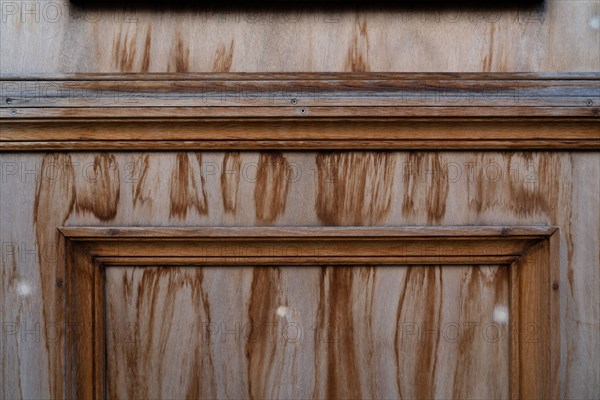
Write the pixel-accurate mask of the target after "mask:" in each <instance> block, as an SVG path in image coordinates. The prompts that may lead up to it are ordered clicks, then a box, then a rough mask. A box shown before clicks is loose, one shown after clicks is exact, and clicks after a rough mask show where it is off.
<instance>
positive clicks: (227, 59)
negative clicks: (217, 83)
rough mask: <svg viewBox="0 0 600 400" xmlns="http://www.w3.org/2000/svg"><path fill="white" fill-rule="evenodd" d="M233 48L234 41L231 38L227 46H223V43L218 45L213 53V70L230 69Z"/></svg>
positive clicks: (223, 70)
mask: <svg viewBox="0 0 600 400" xmlns="http://www.w3.org/2000/svg"><path fill="white" fill-rule="evenodd" d="M234 49H235V45H234V41H233V40H231V42H230V43H229V47H228V48H225V45H220V46H219V48H218V49H217V52H216V53H215V60H214V62H213V72H229V71H231V64H232V63H233V51H234Z"/></svg>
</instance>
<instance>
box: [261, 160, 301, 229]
mask: <svg viewBox="0 0 600 400" xmlns="http://www.w3.org/2000/svg"><path fill="white" fill-rule="evenodd" d="M256 174H257V175H256V186H255V188H254V207H255V210H256V219H257V220H258V221H259V222H260V223H272V222H275V221H276V220H277V218H278V217H279V216H280V215H281V214H283V212H284V211H285V206H286V202H287V197H288V192H289V189H290V179H291V175H292V170H291V168H290V164H289V162H288V160H287V159H286V158H285V157H284V156H283V154H281V153H275V152H269V153H260V156H259V159H258V167H257V173H256Z"/></svg>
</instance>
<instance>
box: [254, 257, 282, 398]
mask: <svg viewBox="0 0 600 400" xmlns="http://www.w3.org/2000/svg"><path fill="white" fill-rule="evenodd" d="M280 290H281V269H280V268H254V269H253V270H252V286H251V290H250V300H249V303H248V318H249V320H250V325H249V327H250V330H249V333H248V338H247V340H246V349H245V351H246V358H247V359H248V397H249V398H250V399H264V398H271V397H273V396H272V395H271V393H270V392H269V389H270V385H269V382H271V381H272V379H277V377H276V376H273V375H278V374H281V366H278V365H275V356H276V355H277V353H278V352H279V351H282V350H281V349H278V345H279V344H280V341H278V340H275V341H271V340H270V337H271V335H270V332H269V333H268V334H266V333H265V332H263V330H264V329H265V327H271V326H275V324H276V323H277V321H275V315H276V310H277V309H278V307H280V306H284V307H285V306H287V301H286V300H285V299H284V298H282V297H281V295H280V294H279V292H280Z"/></svg>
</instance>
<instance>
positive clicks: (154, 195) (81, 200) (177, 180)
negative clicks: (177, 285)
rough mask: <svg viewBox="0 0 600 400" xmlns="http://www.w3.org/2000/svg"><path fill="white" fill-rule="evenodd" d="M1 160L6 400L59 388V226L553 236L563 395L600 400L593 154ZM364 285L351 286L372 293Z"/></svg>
mask: <svg viewBox="0 0 600 400" xmlns="http://www.w3.org/2000/svg"><path fill="white" fill-rule="evenodd" d="M2 157H3V168H4V170H3V171H4V175H3V183H2V191H1V199H0V200H1V203H0V205H1V207H0V212H1V215H0V216H1V219H2V230H1V234H2V242H3V243H4V250H3V254H4V255H5V257H3V269H2V285H3V293H5V294H6V295H4V296H2V304H1V306H2V310H3V311H2V317H3V323H4V325H3V326H4V329H5V331H4V333H5V334H4V336H3V342H2V346H3V351H2V365H3V370H2V371H3V372H2V380H3V382H2V383H3V384H2V385H0V387H1V388H2V390H3V392H2V393H1V394H2V396H3V397H7V398H14V397H17V398H19V397H23V398H31V397H52V394H55V393H61V391H62V390H63V388H62V386H61V385H62V382H63V381H56V380H55V379H54V377H53V373H54V372H55V371H57V370H62V369H64V359H63V358H62V355H63V354H64V346H63V343H64V342H63V341H64V339H65V336H64V335H65V332H64V330H60V329H59V328H58V327H62V326H63V324H64V319H63V318H64V314H63V313H64V308H63V307H62V306H61V304H64V301H65V299H64V297H63V296H62V295H61V291H62V289H61V287H64V282H65V281H64V279H65V277H64V271H60V270H56V267H55V264H54V263H55V261H56V257H57V255H56V254H55V245H56V244H57V243H59V241H60V238H61V237H62V235H60V233H59V232H58V231H57V229H56V227H60V226H75V227H76V226H91V225H92V226H93V225H102V226H117V227H118V226H163V227H173V226H188V227H190V226H191V227H194V226H196V227H197V226H254V225H260V226H263V225H276V226H306V225H309V226H319V225H373V224H376V225H395V226H402V225H427V224H429V225H464V224H468V225H548V226H558V227H559V234H560V276H559V278H558V279H557V281H558V287H559V289H558V290H559V292H560V297H561V311H560V321H561V322H560V326H561V361H560V382H561V388H562V392H561V396H562V397H568V398H572V397H579V398H594V397H597V394H598V393H597V388H598V387H599V386H600V385H599V382H600V370H599V369H598V367H597V366H598V365H599V363H598V357H599V355H598V353H597V352H595V351H593V350H592V349H595V348H598V347H599V346H598V345H599V344H600V334H599V333H598V332H599V331H598V321H599V319H600V310H599V309H598V305H597V304H596V303H595V302H592V301H590V298H592V297H593V296H595V295H596V294H595V293H596V292H597V290H596V289H597V287H598V282H599V280H600V276H599V271H600V268H599V264H600V260H599V258H598V252H597V248H598V247H597V243H598V242H599V241H600V237H599V235H600V233H599V232H600V229H599V225H598V224H599V219H600V215H599V210H598V207H597V204H598V200H599V198H600V188H599V181H600V176H599V174H600V172H599V171H600V159H599V157H598V155H597V154H596V153H588V152H578V153H566V152H558V153H547V152H543V153H530V152H527V153H524V152H517V153H510V154H503V153H494V152H487V153H473V152H463V153H444V152H442V153H437V152H422V153H403V152H374V153H357V152H347V153H338V152H333V153H330V152H322V153H278V152H270V153H235V152H230V153H210V152H207V153H131V152H129V153H100V154H94V153H52V154H48V155H44V154H40V153H19V154H17V153H6V154H4V155H3V156H2ZM303 268H304V267H303ZM362 279H363V278H360V277H359V276H356V277H355V280H356V284H357V285H358V284H359V282H362V283H360V284H363V283H364V284H367V282H366V281H365V282H363V281H362ZM365 279H366V278H365ZM532 279H533V278H532ZM432 290H434V289H433V286H432ZM435 290H437V289H435ZM182 301H183V300H182ZM469 304H471V303H469ZM215 307H216V305H215ZM44 328H46V329H44ZM149 334H150V333H149ZM423 379H425V378H423ZM427 379H429V378H427ZM436 379H437V378H436ZM427 382H429V383H431V381H427ZM426 386H427V385H426Z"/></svg>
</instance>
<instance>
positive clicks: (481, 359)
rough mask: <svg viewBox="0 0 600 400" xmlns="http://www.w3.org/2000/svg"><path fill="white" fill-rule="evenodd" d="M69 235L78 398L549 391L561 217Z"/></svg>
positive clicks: (72, 369)
mask: <svg viewBox="0 0 600 400" xmlns="http://www.w3.org/2000/svg"><path fill="white" fill-rule="evenodd" d="M61 233H62V237H63V240H64V243H65V252H64V255H65V263H66V265H65V266H66V281H67V309H68V311H69V312H68V316H67V318H68V319H69V326H70V327H77V329H73V330H72V331H71V332H70V333H69V337H68V339H67V372H68V382H69V385H70V391H71V394H72V395H73V396H75V397H80V398H95V399H99V398H105V397H106V396H108V397H110V398H113V397H117V398H138V397H142V398H148V397H150V398H152V397H159V398H165V397H168V398H186V397H190V396H192V397H194V396H195V397H219V398H221V397H224V398H240V397H251V398H298V397H301V398H305V397H317V398H365V397H384V398H385V397H399V396H407V397H419V398H426V397H461V398H462V397H485V398H488V397H494V398H508V397H512V398H520V397H540V396H541V397H545V396H552V395H553V393H555V390H556V386H555V385H554V381H553V377H554V376H555V374H556V373H557V360H558V358H557V357H558V351H557V343H558V342H557V340H558V319H557V311H558V309H557V304H558V302H557V292H556V291H554V290H552V288H551V286H552V282H553V280H554V279H555V275H556V271H557V265H558V264H557V261H558V257H557V247H556V238H557V236H556V234H555V233H556V229H555V228H552V227H404V228H400V227H379V228H376V227H344V228H342V227H340V228H303V227H290V228H236V227H231V228H135V227H131V228H101V227H74V228H63V229H61ZM326 249H328V250H329V251H325V250H326ZM316 250H318V251H316ZM265 329H267V330H268V332H266V331H265Z"/></svg>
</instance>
